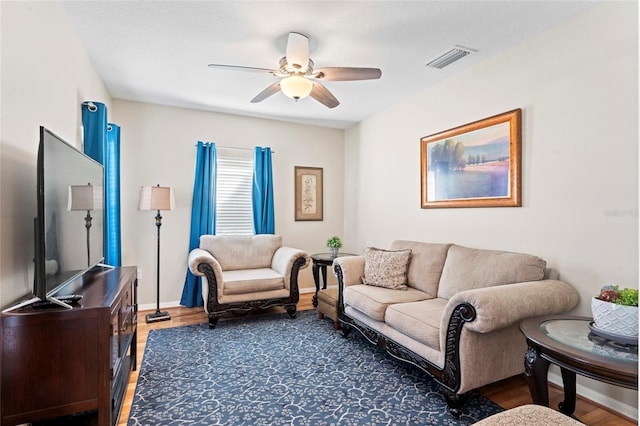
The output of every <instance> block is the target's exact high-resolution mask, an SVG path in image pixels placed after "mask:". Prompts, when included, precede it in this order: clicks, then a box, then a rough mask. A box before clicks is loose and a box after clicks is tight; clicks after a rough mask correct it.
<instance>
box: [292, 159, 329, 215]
mask: <svg viewBox="0 0 640 426" xmlns="http://www.w3.org/2000/svg"><path fill="white" fill-rule="evenodd" d="M322 198H323V193H322V167H301V166H295V201H296V211H295V220H296V221H299V220H322V212H323V205H322V201H323V200H322Z"/></svg>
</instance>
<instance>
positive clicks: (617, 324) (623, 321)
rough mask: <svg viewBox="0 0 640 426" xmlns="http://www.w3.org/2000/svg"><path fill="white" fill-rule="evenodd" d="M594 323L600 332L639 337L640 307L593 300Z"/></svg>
mask: <svg viewBox="0 0 640 426" xmlns="http://www.w3.org/2000/svg"><path fill="white" fill-rule="evenodd" d="M591 313H592V314H593V321H594V322H595V323H596V326H597V327H598V328H599V329H600V330H604V331H607V332H609V333H615V334H620V335H623V336H638V307H637V306H624V305H618V304H617V303H611V302H605V301H604V300H600V299H598V298H596V297H594V298H592V299H591Z"/></svg>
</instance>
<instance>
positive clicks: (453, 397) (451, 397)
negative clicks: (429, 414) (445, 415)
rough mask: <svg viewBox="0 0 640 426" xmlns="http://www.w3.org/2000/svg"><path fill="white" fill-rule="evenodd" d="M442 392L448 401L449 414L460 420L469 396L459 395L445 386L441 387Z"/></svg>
mask: <svg viewBox="0 0 640 426" xmlns="http://www.w3.org/2000/svg"><path fill="white" fill-rule="evenodd" d="M440 391H441V392H442V394H443V395H444V397H445V399H446V400H447V407H448V408H449V412H450V413H451V415H452V416H453V417H455V418H456V419H457V418H459V417H460V415H461V414H462V407H463V406H464V402H465V401H466V399H467V394H466V393H465V394H457V393H455V392H452V391H450V390H449V389H447V388H445V387H444V386H441V387H440Z"/></svg>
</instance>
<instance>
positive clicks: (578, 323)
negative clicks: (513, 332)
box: [520, 315, 638, 415]
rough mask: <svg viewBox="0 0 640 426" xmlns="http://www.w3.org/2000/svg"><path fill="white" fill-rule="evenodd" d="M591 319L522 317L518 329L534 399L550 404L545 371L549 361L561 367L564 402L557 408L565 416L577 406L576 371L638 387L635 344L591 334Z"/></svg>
mask: <svg viewBox="0 0 640 426" xmlns="http://www.w3.org/2000/svg"><path fill="white" fill-rule="evenodd" d="M592 321H593V319H591V318H588V317H576V316H566V315H555V316H541V317H533V318H528V319H525V320H523V321H522V322H521V323H520V330H521V331H522V333H523V334H524V335H525V338H526V340H527V345H528V349H527V352H526V354H525V362H524V365H525V375H526V377H527V382H528V384H529V390H530V391H531V397H532V398H533V402H534V403H535V404H538V405H544V406H549V388H548V383H547V373H548V371H549V365H550V364H551V363H553V364H555V365H557V366H559V367H560V372H561V374H562V382H563V384H564V401H562V402H561V403H560V404H559V405H558V408H559V409H560V411H561V412H563V413H564V414H567V415H571V414H573V412H574V411H575V406H576V374H580V375H582V376H585V377H589V378H591V379H595V380H599V381H602V382H606V383H610V384H613V385H617V386H622V387H625V388H629V389H636V390H637V389H638V346H634V345H625V344H620V343H616V342H613V341H610V340H606V339H603V338H602V337H600V336H598V335H595V334H593V333H591V329H590V327H589V325H590V323H591V322H592Z"/></svg>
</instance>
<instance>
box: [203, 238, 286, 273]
mask: <svg viewBox="0 0 640 426" xmlns="http://www.w3.org/2000/svg"><path fill="white" fill-rule="evenodd" d="M280 246H282V237H281V236H279V235H268V234H261V235H202V236H201V237H200V248H201V249H204V250H207V251H208V252H209V253H211V254H212V255H213V257H215V258H216V260H217V261H218V263H220V267H221V268H222V270H223V271H232V270H236V269H257V268H269V267H270V266H271V259H272V258H273V254H274V253H275V251H276V250H277V249H278V248H279V247H280Z"/></svg>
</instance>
